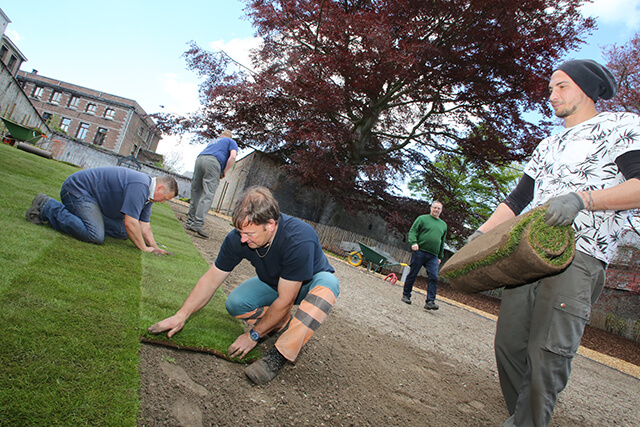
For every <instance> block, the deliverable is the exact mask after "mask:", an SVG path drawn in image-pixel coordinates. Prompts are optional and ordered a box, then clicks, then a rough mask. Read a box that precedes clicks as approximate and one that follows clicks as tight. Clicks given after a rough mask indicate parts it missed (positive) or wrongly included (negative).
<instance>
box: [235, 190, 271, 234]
mask: <svg viewBox="0 0 640 427" xmlns="http://www.w3.org/2000/svg"><path fill="white" fill-rule="evenodd" d="M231 219H232V221H233V226H234V227H236V228H238V229H239V228H241V227H242V226H243V225H245V224H246V223H251V224H255V225H265V224H267V223H268V222H269V221H270V220H272V219H273V220H274V221H275V222H278V220H279V219H280V206H279V205H278V201H277V200H276V199H274V198H273V194H271V191H269V189H268V188H266V187H257V186H256V187H250V188H248V189H247V190H245V191H244V193H242V195H241V196H240V200H238V203H236V206H235V207H234V208H233V213H232V214H231Z"/></svg>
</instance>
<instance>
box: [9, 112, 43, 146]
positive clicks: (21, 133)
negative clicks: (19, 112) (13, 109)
mask: <svg viewBox="0 0 640 427" xmlns="http://www.w3.org/2000/svg"><path fill="white" fill-rule="evenodd" d="M2 121H3V122H4V125H5V126H6V127H7V129H8V130H9V133H10V134H11V137H12V138H13V139H15V140H17V141H22V142H27V143H29V144H35V143H37V142H38V141H40V138H42V137H43V136H44V137H46V136H47V135H45V134H44V132H42V131H41V130H40V129H38V128H28V127H26V126H22V125H20V124H18V123H16V122H13V121H11V120H9V119H5V118H4V117H2Z"/></svg>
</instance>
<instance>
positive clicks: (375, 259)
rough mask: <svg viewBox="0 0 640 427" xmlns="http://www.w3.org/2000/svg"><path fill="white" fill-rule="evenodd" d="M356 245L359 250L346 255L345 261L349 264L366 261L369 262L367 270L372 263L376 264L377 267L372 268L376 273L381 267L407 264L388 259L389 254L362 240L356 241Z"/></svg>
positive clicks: (356, 264)
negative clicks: (382, 252) (384, 253)
mask: <svg viewBox="0 0 640 427" xmlns="http://www.w3.org/2000/svg"><path fill="white" fill-rule="evenodd" d="M358 246H360V250H359V251H353V252H351V253H350V254H349V256H348V257H347V261H348V262H349V264H351V265H353V266H354V267H357V266H359V265H360V264H362V262H363V261H368V262H369V264H368V265H367V271H369V270H370V269H371V268H372V267H373V265H376V266H377V267H376V268H375V269H374V270H373V272H374V273H377V272H378V270H381V269H383V268H388V267H394V266H402V267H406V266H407V264H405V263H404V262H396V261H395V260H389V258H390V257H389V255H383V254H381V253H379V252H378V251H376V250H375V249H373V248H370V247H369V246H367V245H365V244H364V243H362V242H358ZM389 261H392V262H389Z"/></svg>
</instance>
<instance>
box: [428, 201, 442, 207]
mask: <svg viewBox="0 0 640 427" xmlns="http://www.w3.org/2000/svg"><path fill="white" fill-rule="evenodd" d="M434 203H440V206H442V207H444V204H443V203H442V202H441V201H440V200H434V201H433V202H431V206H433V204H434Z"/></svg>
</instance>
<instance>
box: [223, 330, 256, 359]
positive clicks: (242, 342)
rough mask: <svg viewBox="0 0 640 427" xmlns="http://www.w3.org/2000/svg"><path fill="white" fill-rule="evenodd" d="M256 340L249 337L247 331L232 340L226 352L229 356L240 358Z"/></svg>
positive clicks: (251, 347) (250, 348)
mask: <svg viewBox="0 0 640 427" xmlns="http://www.w3.org/2000/svg"><path fill="white" fill-rule="evenodd" d="M256 344H257V341H254V340H252V339H251V336H250V335H249V332H247V333H245V334H242V335H240V336H239V337H238V338H237V339H236V340H235V341H234V342H233V344H231V345H230V346H229V349H228V350H227V352H228V353H229V356H231V357H239V358H240V359H242V358H243V357H245V356H246V355H247V353H249V352H250V351H251V350H252V349H253V347H255V346H256Z"/></svg>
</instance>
